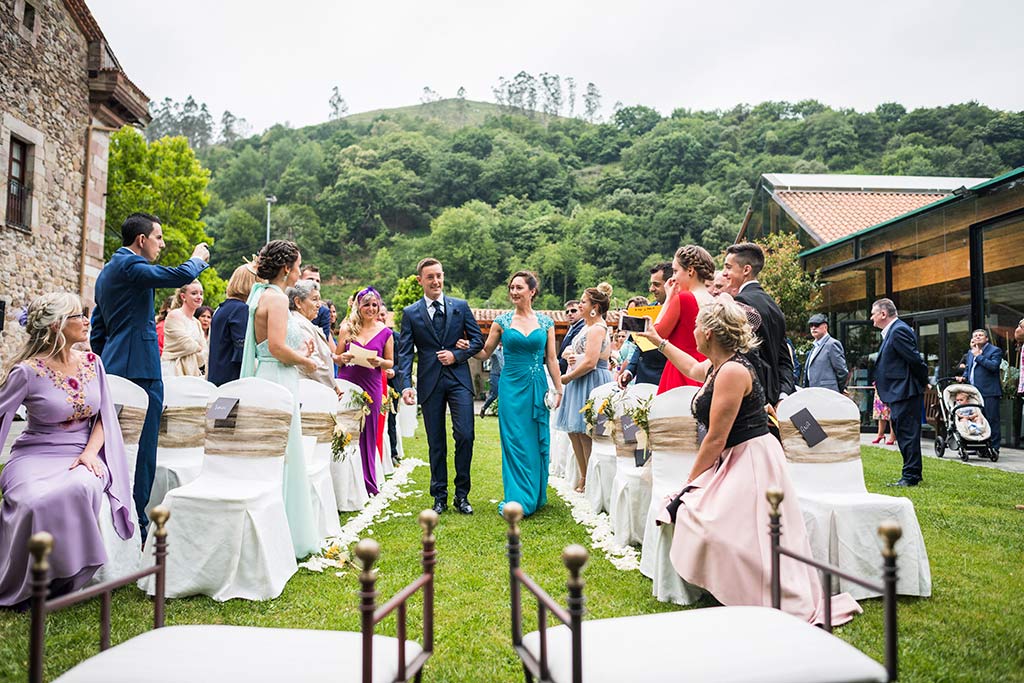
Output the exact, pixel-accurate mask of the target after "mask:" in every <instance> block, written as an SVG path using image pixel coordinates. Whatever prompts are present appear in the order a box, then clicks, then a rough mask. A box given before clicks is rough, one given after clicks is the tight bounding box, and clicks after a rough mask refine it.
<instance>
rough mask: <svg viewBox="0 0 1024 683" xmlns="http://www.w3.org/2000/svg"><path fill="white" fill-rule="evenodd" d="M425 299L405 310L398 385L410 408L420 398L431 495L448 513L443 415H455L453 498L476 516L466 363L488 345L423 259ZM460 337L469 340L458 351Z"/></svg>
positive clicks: (419, 271)
mask: <svg viewBox="0 0 1024 683" xmlns="http://www.w3.org/2000/svg"><path fill="white" fill-rule="evenodd" d="M416 280H417V281H418V282H419V283H420V286H421V287H423V298H422V299H420V300H419V301H417V302H416V303H414V304H412V305H410V306H406V307H405V309H404V310H403V311H402V331H401V333H400V334H399V336H398V376H397V379H398V384H399V386H400V387H401V388H402V400H403V401H405V402H406V404H408V405H413V404H414V403H415V402H416V396H417V394H418V395H419V401H420V405H421V406H423V427H424V429H425V430H426V432H427V449H428V451H429V453H430V495H432V496H433V497H434V506H433V507H434V511H435V512H437V513H438V514H440V513H442V512H444V511H445V510H447V509H448V434H447V432H446V430H445V418H444V416H445V412H446V410H447V409H450V410H451V413H452V433H453V436H454V437H455V499H454V501H453V505H454V507H455V509H456V510H458V511H459V512H461V513H463V514H466V515H469V514H473V507H472V506H471V505H470V504H469V488H470V476H469V470H470V465H471V464H472V461H473V419H474V415H473V379H472V377H471V376H470V373H469V366H468V365H467V364H466V361H468V360H469V359H470V358H471V357H472V356H473V355H474V354H475V353H477V352H478V351H480V349H482V348H483V346H484V340H483V335H482V334H480V326H479V325H477V324H476V319H474V318H473V313H472V311H470V309H469V305H468V304H467V303H466V302H465V301H463V300H462V299H454V298H452V297H448V296H445V295H444V269H443V268H442V267H441V262H440V261H438V260H437V259H433V258H425V259H423V260H422V261H420V262H419V265H418V266H417V268H416ZM460 339H467V340H468V341H469V348H468V349H459V348H457V346H456V344H457V342H458V341H459V340H460ZM414 354H416V355H417V359H418V361H419V362H418V367H417V371H416V389H413V388H412V358H413V355H414Z"/></svg>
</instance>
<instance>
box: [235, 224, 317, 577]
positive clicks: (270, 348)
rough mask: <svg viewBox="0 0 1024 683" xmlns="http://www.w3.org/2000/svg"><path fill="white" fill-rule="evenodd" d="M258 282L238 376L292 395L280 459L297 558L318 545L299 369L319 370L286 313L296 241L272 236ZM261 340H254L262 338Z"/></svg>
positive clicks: (297, 263) (298, 260)
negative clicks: (288, 427)
mask: <svg viewBox="0 0 1024 683" xmlns="http://www.w3.org/2000/svg"><path fill="white" fill-rule="evenodd" d="M258 262H259V263H258V266H257V274H258V275H259V277H261V278H263V279H265V280H267V283H266V284H264V283H261V282H257V283H256V284H255V285H253V288H252V292H251V293H250V294H249V301H248V302H247V303H248V304H249V325H248V328H247V329H246V333H245V350H244V351H243V353H242V372H241V376H242V377H259V378H261V379H265V380H267V381H270V382H274V383H276V384H280V385H281V386H283V387H285V388H286V389H288V391H290V392H292V396H293V397H296V400H295V407H294V410H293V412H292V424H291V430H290V431H289V433H288V450H287V451H286V453H285V458H284V491H283V494H284V507H285V512H286V513H287V515H288V528H289V530H290V531H291V536H292V545H293V546H294V548H295V557H300V558H301V557H306V556H307V555H310V554H312V553H314V552H316V551H317V550H319V549H320V541H321V540H322V539H321V538H320V535H319V533H318V532H317V525H316V518H315V517H314V516H313V501H312V499H311V497H310V494H309V479H308V478H307V475H306V458H305V455H304V453H303V450H302V422H301V419H300V417H299V402H298V398H297V397H298V389H299V367H300V366H304V367H305V368H306V369H307V370H308V371H310V372H314V371H316V369H317V366H316V360H314V359H313V358H312V357H311V356H312V353H313V346H312V343H311V342H307V341H305V337H303V335H302V331H301V330H300V329H299V326H298V324H297V323H296V322H295V320H294V319H293V318H292V316H291V315H289V313H288V298H287V297H286V296H285V293H284V290H285V289H286V288H288V287H290V286H292V285H294V284H295V283H296V282H297V281H298V279H299V273H300V270H299V268H300V267H301V266H302V255H301V254H300V253H299V248H298V247H297V246H295V243H294V242H286V241H284V240H274V241H272V242H270V243H268V244H267V245H266V246H264V247H263V249H261V250H260V253H259V256H258ZM261 338H262V341H257V340H258V339H261Z"/></svg>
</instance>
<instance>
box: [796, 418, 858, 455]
mask: <svg viewBox="0 0 1024 683" xmlns="http://www.w3.org/2000/svg"><path fill="white" fill-rule="evenodd" d="M818 424H819V425H821V428H822V429H823V430H825V433H826V434H828V438H827V439H825V440H824V441H822V442H821V443H819V444H817V445H816V446H814V447H813V448H811V447H810V446H808V445H807V442H806V441H804V437H803V435H802V434H800V430H799V429H797V428H796V427H794V426H793V423H792V422H791V421H790V420H780V421H779V428H780V431H781V432H782V449H783V450H784V451H785V452H786V459H787V460H789V461H790V462H799V463H813V464H820V463H837V462H849V461H851V460H859V459H860V423H858V422H857V420H849V419H847V420H818Z"/></svg>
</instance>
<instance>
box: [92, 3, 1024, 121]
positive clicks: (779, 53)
mask: <svg viewBox="0 0 1024 683" xmlns="http://www.w3.org/2000/svg"><path fill="white" fill-rule="evenodd" d="M87 3H88V5H89V8H90V9H91V10H92V12H93V14H94V15H95V17H96V19H97V21H98V22H99V24H100V26H101V28H102V29H103V32H104V33H105V34H106V36H107V39H108V40H109V41H110V44H111V46H112V47H113V49H114V52H115V54H116V55H117V56H118V59H119V60H120V62H121V65H122V66H123V67H124V68H125V71H126V72H127V73H128V75H129V77H130V78H131V79H132V80H133V81H134V82H135V83H136V84H138V85H139V87H141V88H142V89H143V90H144V91H145V92H146V94H148V95H149V96H150V98H152V99H153V100H161V99H163V98H164V97H171V98H173V99H176V100H183V99H184V98H185V97H186V96H188V95H190V94H191V95H193V96H194V97H195V98H196V99H197V100H199V101H204V102H206V103H207V104H208V106H209V107H210V110H211V111H212V112H213V114H214V116H215V117H218V118H219V116H220V112H221V111H223V110H224V109H229V110H231V111H232V112H233V113H234V114H235V115H236V116H241V117H244V118H246V119H248V121H249V122H250V123H251V124H252V125H253V128H254V131H256V132H258V131H260V130H263V129H265V128H266V127H268V126H270V125H271V124H273V123H276V122H284V121H288V122H290V123H291V124H292V125H293V126H302V125H307V124H311V123H318V122H321V121H324V120H326V119H327V114H328V104H327V100H328V98H329V97H330V93H331V89H332V87H333V86H335V85H338V86H339V87H340V89H341V93H342V96H343V97H345V99H346V100H347V101H348V104H349V111H350V113H356V112H360V111H366V110H370V109H378V108H384V107H396V106H405V105H409V104H416V103H418V102H419V99H420V96H421V94H422V90H423V87H424V86H430V87H431V88H433V89H434V90H435V91H437V92H438V93H439V94H441V95H442V96H444V97H451V96H454V95H455V91H456V90H457V89H458V88H459V86H460V85H461V86H465V88H466V93H467V97H468V98H470V99H476V100H487V101H491V100H492V95H491V86H492V85H494V84H495V83H496V82H497V81H498V77H499V76H502V75H503V76H506V77H507V78H511V77H512V76H514V75H515V73H516V72H518V71H520V70H526V71H528V72H530V73H532V74H534V75H535V76H536V75H538V74H540V73H541V72H543V71H547V72H549V73H557V74H560V75H561V76H562V77H563V78H564V77H566V76H573V77H575V78H576V80H577V82H578V83H580V84H581V86H582V85H585V84H586V82H587V81H593V82H594V83H595V84H597V86H598V88H599V89H600V90H601V93H602V99H603V109H604V113H605V114H607V113H608V112H610V111H611V107H612V104H613V103H614V102H615V101H616V100H620V101H622V102H623V103H625V104H626V105H631V104H645V105H648V106H652V107H654V108H655V109H657V110H658V111H660V112H661V113H662V114H664V115H667V114H669V113H671V111H672V110H673V109H675V108H677V107H686V108H690V109H715V108H730V107H732V106H733V105H735V104H738V103H741V102H747V103H758V102H762V101H764V100H789V101H798V100H801V99H808V98H813V99H817V100H820V101H821V102H824V103H825V104H828V105H831V106H833V107H853V108H854V109H857V110H859V111H866V110H871V109H874V107H875V106H876V105H877V104H878V103H880V102H887V101H898V102H901V103H903V104H904V105H905V106H907V108H908V109H912V108H914V107H915V106H937V105H945V104H953V103H958V102H966V101H969V100H977V101H979V102H981V103H983V104H987V105H989V106H991V107H995V108H998V109H1009V110H1015V111H1017V110H1024V75H1022V74H1021V70H1020V65H1021V64H1024V41H1022V40H1021V26H1024V2H1020V1H1019V0H973V1H971V2H968V1H962V0H884V1H880V0H860V1H859V2H838V1H836V0H814V1H812V0H774V1H770V0H761V1H757V0H717V1H716V0H701V1H699V2H698V1H694V0H661V1H660V2H653V1H650V0H587V1H586V2H584V1H582V0H543V1H539V0H516V1H515V2H493V1H488V0H475V1H473V0H420V1H419V2H412V1H410V0H392V1H390V2H389V1H384V0H363V1H361V2H352V1H351V0H345V1H341V0H336V1H333V2H332V1H331V0H290V1H284V2H282V1H281V0H278V1H276V2H269V1H267V0H247V1H242V0H202V1H200V0H174V1H173V2H167V1H165V2H154V1H153V0H135V1H134V2H133V1H131V0H87ZM579 90H580V91H582V87H580V88H579ZM577 102H578V103H579V98H577ZM577 107H578V109H579V108H581V107H580V106H579V104H578V105H577Z"/></svg>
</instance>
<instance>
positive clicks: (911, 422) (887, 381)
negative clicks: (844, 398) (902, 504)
mask: <svg viewBox="0 0 1024 683" xmlns="http://www.w3.org/2000/svg"><path fill="white" fill-rule="evenodd" d="M871 322H872V324H873V325H874V326H875V327H877V328H878V329H880V330H881V331H882V344H881V346H879V348H878V360H877V361H875V389H876V390H877V391H878V397H879V398H881V399H882V401H883V402H884V403H885V404H886V405H888V406H889V412H890V416H891V419H892V425H893V427H894V429H895V431H896V441H897V443H899V446H900V454H901V455H902V456H903V474H902V476H901V477H900V479H899V481H897V482H895V483H893V484H890V486H917V485H918V484H919V483H921V394H923V393H924V390H925V388H926V387H927V386H928V365H927V364H926V363H925V362H924V360H923V359H922V358H921V353H920V352H919V351H918V350H917V335H915V334H914V330H912V329H911V328H910V325H908V324H906V323H905V322H903V321H902V320H900V319H899V317H897V314H896V305H895V304H894V303H893V302H892V300H891V299H879V300H878V301H876V302H875V303H874V304H872V305H871Z"/></svg>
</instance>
